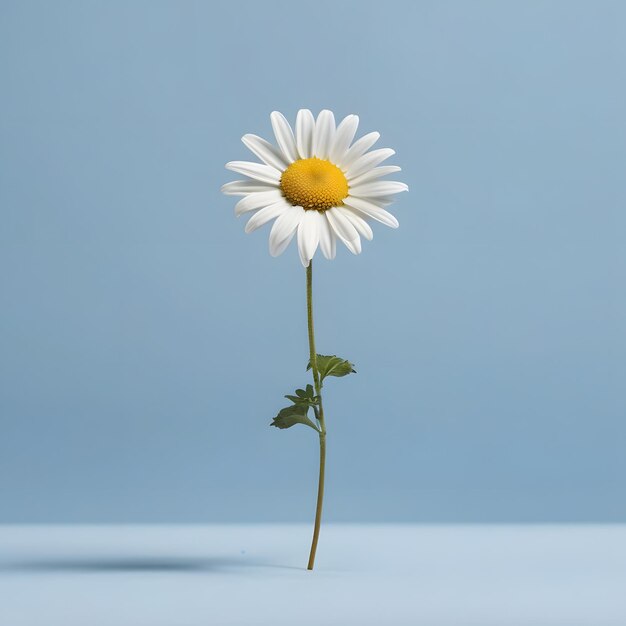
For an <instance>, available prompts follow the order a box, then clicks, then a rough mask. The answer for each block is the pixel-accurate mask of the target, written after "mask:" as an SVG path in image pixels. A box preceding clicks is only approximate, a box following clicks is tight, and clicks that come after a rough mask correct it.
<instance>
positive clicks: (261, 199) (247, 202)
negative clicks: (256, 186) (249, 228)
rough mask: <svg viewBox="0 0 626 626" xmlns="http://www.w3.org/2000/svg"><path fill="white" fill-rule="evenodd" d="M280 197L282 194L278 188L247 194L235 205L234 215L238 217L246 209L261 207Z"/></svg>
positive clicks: (245, 211) (253, 209) (276, 200)
mask: <svg viewBox="0 0 626 626" xmlns="http://www.w3.org/2000/svg"><path fill="white" fill-rule="evenodd" d="M281 198H282V194H281V193H280V191H278V189H272V190H271V191H258V192H255V193H250V194H248V195H247V196H246V197H245V198H242V199H241V200H239V202H237V204H236V205H235V215H236V216H237V217H239V216H240V215H243V214H244V213H247V212H248V211H256V210H257V209H262V208H263V207H266V206H269V205H270V204H274V202H278V201H279V200H280V199H281Z"/></svg>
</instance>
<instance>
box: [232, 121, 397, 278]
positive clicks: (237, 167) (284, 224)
mask: <svg viewBox="0 0 626 626" xmlns="http://www.w3.org/2000/svg"><path fill="white" fill-rule="evenodd" d="M270 119H271V122H272V128H273V130H274V135H275V137H276V143H277V146H274V145H272V144H271V143H269V142H268V141H266V140H265V139H262V138H261V137H257V136H256V135H250V134H249V135H244V136H243V137H242V141H243V143H244V144H245V145H246V147H247V148H249V149H250V151H251V152H252V153H253V154H254V155H255V156H256V157H258V158H259V159H260V161H261V163H257V162H251V161H231V162H230V163H227V164H226V168H227V169H229V170H232V171H233V172H237V173H239V174H243V175H244V176H246V177H247V179H246V180H236V181H233V182H230V183H226V184H225V185H224V186H223V187H222V191H223V192H224V193H225V194H228V195H234V196H243V198H242V199H241V200H239V202H237V204H236V206H235V214H236V215H237V216H240V215H244V214H249V215H250V219H249V220H248V222H247V224H246V228H245V230H246V232H247V233H250V232H252V231H254V230H256V229H257V228H259V227H261V226H263V225H264V224H267V223H268V222H271V221H272V220H273V225H272V229H271V231H270V236H269V249H270V254H271V255H272V256H278V255H280V254H282V253H283V252H284V251H285V249H286V248H287V246H288V245H289V243H290V242H291V240H292V239H293V237H294V235H296V234H297V242H298V252H299V255H300V260H301V261H302V264H303V265H304V266H305V267H308V265H309V263H310V261H311V259H312V258H313V256H314V255H315V252H316V250H317V248H318V246H319V248H320V250H321V251H322V254H323V255H324V256H325V257H326V258H327V259H333V258H334V257H335V253H336V242H337V240H339V241H341V242H343V243H344V244H345V246H346V247H347V248H348V250H350V252H352V253H353V254H359V253H360V252H361V237H365V239H368V240H370V239H372V237H373V232H372V228H371V226H370V223H371V222H372V221H377V222H380V223H382V224H385V225H386V226H390V227H391V228H397V227H398V220H397V219H396V218H395V217H394V216H393V215H392V214H391V213H389V212H388V211H387V210H386V209H385V207H386V206H388V205H389V204H391V202H392V197H393V195H394V194H396V193H400V192H401V191H408V187H407V185H405V184H404V183H401V182H397V181H390V180H380V179H381V178H383V177H384V176H387V175H388V174H392V173H394V172H398V171H400V168H399V167H398V166H396V165H383V166H380V164H381V163H382V162H383V161H385V160H386V159H388V158H389V157H390V156H392V155H393V154H395V153H394V151H393V150H391V149H390V148H380V149H377V150H370V149H371V148H372V146H373V145H374V144H375V143H376V142H377V141H378V138H379V137H380V134H379V133H376V132H373V133H369V134H367V135H364V136H363V137H361V138H360V139H358V140H357V141H355V142H354V143H353V139H354V136H355V134H356V131H357V127H358V124H359V118H358V117H357V116H356V115H348V116H347V117H345V118H344V119H343V120H342V121H341V123H340V124H339V125H337V126H336V125H335V117H334V115H333V113H332V112H331V111H327V110H324V111H322V112H321V113H320V114H319V115H318V116H317V119H315V118H314V117H313V114H312V113H311V111H309V110H308V109H301V110H300V111H298V114H297V117H296V127H295V133H294V132H293V130H292V128H291V126H290V125H289V122H288V121H287V120H286V119H285V117H284V116H283V115H282V114H281V113H279V112H278V111H274V112H273V113H272V114H271V116H270Z"/></svg>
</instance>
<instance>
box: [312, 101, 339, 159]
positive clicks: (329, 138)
mask: <svg viewBox="0 0 626 626" xmlns="http://www.w3.org/2000/svg"><path fill="white" fill-rule="evenodd" d="M334 138H335V116H334V115H333V113H332V111H329V110H328V109H324V110H323V111H321V112H320V114H319V115H318V116H317V121H316V122H315V133H314V134H313V156H316V157H317V158H318V159H327V158H328V153H329V151H330V148H331V146H332V143H333V140H334Z"/></svg>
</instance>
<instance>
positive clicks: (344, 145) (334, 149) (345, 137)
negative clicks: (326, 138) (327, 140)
mask: <svg viewBox="0 0 626 626" xmlns="http://www.w3.org/2000/svg"><path fill="white" fill-rule="evenodd" d="M358 126H359V116H358V115H348V116H347V117H344V118H343V120H342V122H341V124H339V126H337V130H336V132H335V139H334V141H333V145H332V146H331V148H330V152H329V154H328V158H329V160H330V162H331V163H340V162H341V161H342V159H343V158H344V157H345V156H346V152H347V151H348V146H349V145H350V143H351V141H352V140H353V139H354V135H355V133H356V129H357V128H358Z"/></svg>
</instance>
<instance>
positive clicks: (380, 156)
mask: <svg viewBox="0 0 626 626" xmlns="http://www.w3.org/2000/svg"><path fill="white" fill-rule="evenodd" d="M395 153H396V151H395V150H392V149H391V148H380V150H372V151H371V152H368V153H367V154H364V155H363V156H361V157H359V158H358V159H357V160H356V161H354V163H352V165H350V167H347V168H346V169H345V170H344V171H345V172H346V176H347V178H348V181H350V180H351V179H353V178H356V177H357V176H359V175H360V174H363V173H365V172H367V170H370V169H372V168H374V167H376V166H377V165H378V164H379V163H382V162H383V161H384V160H385V159H388V158H389V157H390V156H393V155H394V154H395Z"/></svg>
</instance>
